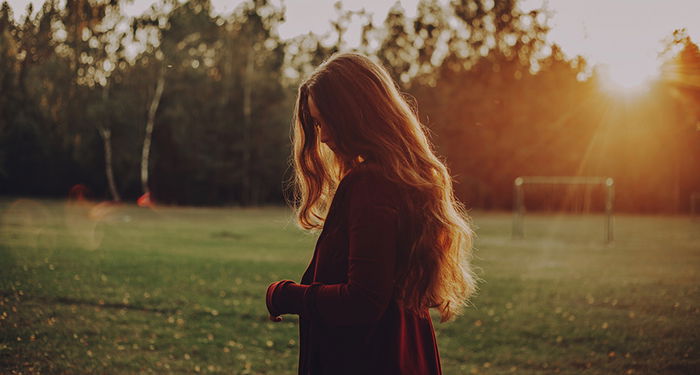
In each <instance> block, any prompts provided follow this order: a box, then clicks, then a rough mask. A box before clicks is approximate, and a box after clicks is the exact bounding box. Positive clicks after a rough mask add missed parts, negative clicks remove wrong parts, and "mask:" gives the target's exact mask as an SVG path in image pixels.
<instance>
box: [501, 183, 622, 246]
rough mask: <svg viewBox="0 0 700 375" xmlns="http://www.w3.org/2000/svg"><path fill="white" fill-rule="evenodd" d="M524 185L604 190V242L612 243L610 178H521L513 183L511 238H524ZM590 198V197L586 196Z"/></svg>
mask: <svg viewBox="0 0 700 375" xmlns="http://www.w3.org/2000/svg"><path fill="white" fill-rule="evenodd" d="M526 185H531V186H532V185H539V186H548V187H556V186H567V185H568V186H570V187H581V186H586V187H594V186H602V187H603V189H604V190H605V194H604V202H603V206H604V210H605V226H604V231H605V237H604V238H605V242H606V243H611V242H612V241H613V202H614V200H615V181H614V180H613V179H612V178H610V177H565V176H556V177H546V176H521V177H518V178H516V179H515V181H514V182H513V195H514V200H513V238H525V228H524V220H525V193H526V189H525V186H526ZM587 197H590V195H587ZM590 204H591V203H590V201H589V200H587V201H586V202H585V204H584V206H585V207H586V208H587V207H589V206H590Z"/></svg>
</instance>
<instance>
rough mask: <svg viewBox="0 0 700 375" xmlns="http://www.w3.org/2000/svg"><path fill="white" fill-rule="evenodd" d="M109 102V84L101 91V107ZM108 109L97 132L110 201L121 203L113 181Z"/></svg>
mask: <svg viewBox="0 0 700 375" xmlns="http://www.w3.org/2000/svg"><path fill="white" fill-rule="evenodd" d="M108 101H109V84H108V85H107V86H105V87H104V88H103V89H102V103H103V104H102V105H104V106H105V107H106V106H107V102H108ZM109 122H110V121H109V109H107V110H106V111H105V112H104V123H105V124H102V125H98V126H97V131H98V133H99V134H100V137H101V138H102V142H103V143H104V150H105V174H106V175H107V184H108V185H109V192H110V194H112V200H113V201H115V202H119V201H121V197H120V196H119V191H118V190H117V184H116V182H115V180H114V170H113V169H112V129H111V128H110V126H111V125H110V124H109Z"/></svg>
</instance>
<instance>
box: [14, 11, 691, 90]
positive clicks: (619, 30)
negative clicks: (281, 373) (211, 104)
mask: <svg viewBox="0 0 700 375" xmlns="http://www.w3.org/2000/svg"><path fill="white" fill-rule="evenodd" d="M278 1H279V0H278ZM443 1H445V0H443ZM8 2H9V4H10V6H11V7H12V8H13V10H14V12H15V17H16V18H21V17H22V16H23V15H24V14H25V11H24V10H25V9H26V7H27V4H28V3H30V2H32V3H34V5H35V7H37V5H38V4H41V3H42V1H38V0H8ZM154 2H155V0H133V1H131V3H130V4H127V5H126V6H125V7H124V11H125V13H127V14H128V15H138V14H140V13H142V12H143V11H144V10H146V9H148V8H149V7H150V5H151V4H153V3H154ZM241 2H242V0H212V5H213V8H214V11H215V12H218V13H223V14H226V13H229V12H231V11H232V10H233V9H235V7H236V6H238V5H239V4H240V3H241ZM395 2H396V0H344V1H342V5H343V9H345V10H360V9H362V8H364V9H365V10H366V11H367V12H369V13H371V14H372V15H373V17H372V22H373V23H374V24H375V25H377V26H379V25H381V23H382V22H383V21H384V18H385V16H386V13H387V11H388V9H389V8H390V7H391V6H392V5H393V4H394V3H395ZM399 2H400V3H401V5H402V7H403V8H404V10H405V12H406V15H407V16H408V17H413V16H415V14H416V5H417V3H418V0H402V1H399ZM334 3H335V0H286V1H285V6H286V9H287V10H286V12H287V13H286V21H285V23H283V24H282V25H281V26H280V28H279V30H278V31H279V34H280V36H281V37H282V38H283V39H287V38H292V37H294V36H297V35H300V34H305V33H308V32H310V31H311V32H314V33H317V34H323V33H324V32H326V31H328V29H329V20H330V19H332V18H334V16H335V15H336V10H335V8H334V6H333V5H334ZM543 4H544V5H546V6H547V8H548V9H550V11H551V12H552V13H551V18H550V20H549V25H550V26H551V31H550V34H549V40H550V41H552V42H556V43H557V44H559V45H560V46H561V47H562V49H563V50H564V52H565V53H566V54H567V55H568V56H569V57H572V56H575V55H582V56H584V57H585V58H586V59H587V60H588V61H589V62H590V63H591V65H599V66H601V67H604V68H606V69H608V71H609V74H610V75H611V76H613V77H617V79H619V80H620V81H621V82H622V83H623V84H624V82H625V81H629V82H632V81H639V80H641V79H642V78H643V77H642V76H643V75H653V74H654V72H655V71H656V70H657V68H658V64H659V63H658V60H657V59H656V56H657V53H658V52H659V51H660V49H661V41H662V40H663V39H664V38H665V37H668V36H669V35H670V34H671V33H672V32H673V30H675V29H680V28H686V29H687V31H688V34H689V35H690V36H691V38H692V39H693V40H694V41H695V42H696V43H698V42H700V16H698V15H700V0H521V1H520V6H521V8H522V9H524V10H529V9H533V8H538V7H541V6H542V5H543ZM355 20H356V22H353V23H351V24H350V26H349V29H348V32H347V34H346V39H347V42H348V45H350V46H352V45H356V44H357V43H358V42H359V38H360V26H361V25H360V20H359V19H357V17H355ZM629 82H627V83H629Z"/></svg>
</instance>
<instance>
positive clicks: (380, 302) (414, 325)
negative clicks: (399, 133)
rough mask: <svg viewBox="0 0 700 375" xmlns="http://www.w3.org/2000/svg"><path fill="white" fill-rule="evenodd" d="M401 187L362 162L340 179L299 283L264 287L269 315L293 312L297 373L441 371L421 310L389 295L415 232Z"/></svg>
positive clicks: (424, 373)
mask: <svg viewBox="0 0 700 375" xmlns="http://www.w3.org/2000/svg"><path fill="white" fill-rule="evenodd" d="M407 197H408V195H406V194H405V193H404V192H402V190H401V189H400V188H399V187H398V186H396V185H395V184H394V183H392V182H390V181H389V180H388V179H387V178H385V177H384V176H383V175H382V173H381V170H380V169H379V167H378V166H376V165H373V164H371V163H369V162H365V163H362V164H360V165H359V166H357V167H355V168H354V169H353V170H351V171H350V172H349V173H348V174H347V175H346V176H345V177H344V178H343V179H342V180H341V182H340V184H339V185H338V188H337V190H336V193H335V196H334V197H333V201H332V203H331V207H330V209H329V213H328V216H327V218H326V222H325V224H324V227H323V231H322V232H321V235H320V236H319V238H318V241H317V242H316V249H315V250H314V255H313V258H312V260H311V263H310V264H309V267H308V268H307V270H306V272H305V273H304V275H303V277H302V279H301V283H300V284H296V283H294V282H292V281H290V280H282V281H278V282H276V283H273V284H271V285H270V287H269V288H268V292H267V306H268V310H269V312H270V314H271V315H272V316H278V315H281V314H286V313H292V314H299V345H300V352H299V374H301V375H319V374H323V375H326V374H328V375H342V374H353V375H360V374H378V375H379V374H381V375H393V374H402V375H403V374H420V375H434V374H441V369H440V357H439V353H438V347H437V342H436V340H435V333H434V331H433V325H432V321H431V320H430V315H429V314H428V310H427V309H426V310H424V311H422V312H421V313H420V314H416V313H413V312H411V311H409V310H408V309H405V308H403V306H401V305H400V304H398V303H397V302H396V299H395V294H394V280H395V277H396V275H397V273H398V272H400V271H401V270H402V269H403V268H402V265H403V264H404V262H405V258H406V250H407V246H409V244H410V243H411V238H412V235H413V234H414V233H411V232H412V230H411V228H412V226H411V224H410V220H409V217H407V215H406V212H407V211H406V210H407V204H406V203H407V202H406V199H407Z"/></svg>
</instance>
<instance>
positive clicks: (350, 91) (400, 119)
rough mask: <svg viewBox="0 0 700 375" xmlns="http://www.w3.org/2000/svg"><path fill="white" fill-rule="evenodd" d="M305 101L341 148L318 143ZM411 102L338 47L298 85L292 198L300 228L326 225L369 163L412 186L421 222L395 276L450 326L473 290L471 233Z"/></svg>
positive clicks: (412, 204)
mask: <svg viewBox="0 0 700 375" xmlns="http://www.w3.org/2000/svg"><path fill="white" fill-rule="evenodd" d="M309 97H312V98H313V101H314V104H315V105H316V107H317V109H318V111H319V113H320V115H321V117H322V118H323V120H324V123H325V124H326V125H327V127H326V128H327V131H328V132H329V133H330V134H331V137H332V139H333V140H334V144H335V147H334V149H335V152H334V151H332V150H330V149H329V148H328V147H327V146H326V145H325V144H323V143H321V142H320V137H319V136H318V134H317V128H316V127H315V126H314V125H315V124H314V121H313V120H312V118H311V113H310V111H309V105H308V99H309ZM407 98H408V96H406V97H405V96H404V94H402V93H401V91H400V90H399V88H398V87H397V86H396V84H395V82H394V81H393V80H392V79H391V77H390V76H389V74H388V73H387V72H386V70H385V69H384V68H383V67H381V66H380V65H378V64H376V63H374V62H373V61H372V60H370V59H369V58H367V57H366V56H363V55H361V54H358V53H336V54H334V55H333V56H331V57H330V58H329V59H327V60H326V61H325V62H323V63H322V64H321V65H320V66H319V67H318V68H317V69H316V70H315V71H314V72H313V73H312V74H311V76H310V77H309V78H308V79H306V80H305V81H304V82H303V83H302V84H301V85H300V86H299V90H298V95H297V100H296V105H295V109H294V118H293V123H292V143H293V156H292V159H293V160H292V163H293V165H294V176H293V181H292V182H291V183H292V185H293V186H292V188H293V193H294V197H293V199H294V201H293V202H291V204H292V206H293V207H294V208H295V211H296V218H297V224H298V225H299V226H300V227H301V228H303V229H307V230H312V229H320V228H322V226H323V223H324V222H325V218H326V215H327V214H328V209H329V205H330V202H331V200H332V198H333V195H334V193H335V190H336V188H337V186H338V184H339V182H340V180H341V179H342V177H343V176H344V175H345V173H347V172H348V171H349V170H350V169H351V168H352V167H354V166H355V165H357V164H358V163H360V162H361V161H363V160H368V161H372V162H375V164H377V165H379V166H380V167H381V168H382V171H383V175H384V176H386V177H387V178H388V179H390V180H392V181H394V182H396V183H397V184H399V185H400V186H402V187H406V188H408V190H409V191H410V197H411V199H408V200H407V201H408V206H409V208H410V215H411V217H413V218H415V223H416V225H418V228H417V232H416V233H417V234H416V238H415V241H414V242H413V244H412V245H411V247H410V249H408V254H407V259H406V260H405V262H406V263H405V265H406V267H405V272H402V273H401V274H400V275H399V276H398V279H397V282H396V287H397V288H396V291H397V298H398V300H399V301H400V302H401V303H402V304H403V305H404V306H406V307H407V308H409V309H411V310H413V311H420V310H422V309H425V308H437V309H438V310H439V312H440V316H441V320H442V321H443V322H444V321H447V320H450V319H452V318H453V317H454V316H455V315H457V314H459V313H460V312H461V310H462V308H463V307H464V305H465V304H466V303H467V301H468V298H469V297H470V296H471V295H472V294H473V293H474V292H475V290H476V282H477V278H476V276H475V275H474V274H473V272H472V270H471V266H470V260H471V254H472V238H473V231H472V229H471V226H470V224H469V216H468V215H467V213H466V210H465V208H464V206H463V205H462V204H461V203H460V202H459V201H458V200H457V199H456V198H455V196H454V191H453V186H452V178H451V176H450V174H449V171H448V169H447V167H446V166H445V164H444V163H443V162H442V161H441V160H440V159H439V158H438V157H437V156H436V155H435V152H434V151H433V146H432V144H431V143H430V141H429V139H428V137H427V134H426V133H428V132H429V130H428V128H427V127H425V126H424V125H423V124H421V123H420V121H419V120H418V116H417V113H416V111H415V110H414V109H413V108H412V107H411V106H410V105H409V104H408V102H407Z"/></svg>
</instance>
